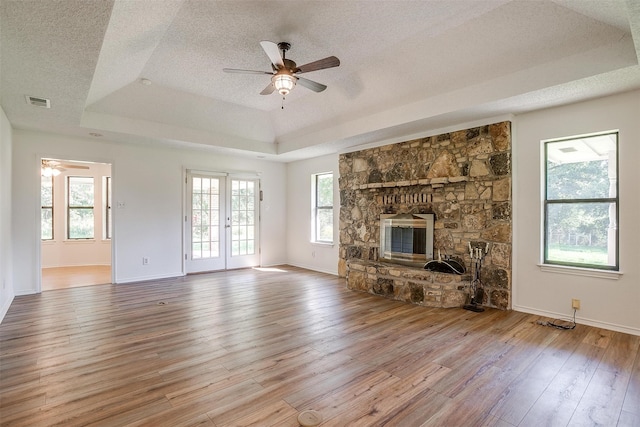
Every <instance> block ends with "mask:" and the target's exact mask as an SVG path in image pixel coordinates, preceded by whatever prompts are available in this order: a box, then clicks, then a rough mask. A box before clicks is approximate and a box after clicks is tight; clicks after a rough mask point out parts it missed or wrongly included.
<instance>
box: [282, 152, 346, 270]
mask: <svg viewBox="0 0 640 427" xmlns="http://www.w3.org/2000/svg"><path fill="white" fill-rule="evenodd" d="M322 172H333V179H334V181H333V206H334V209H333V245H325V244H317V243H313V242H311V217H312V213H311V208H312V194H311V175H312V174H317V173H322ZM338 206H340V197H339V192H338V155H337V154H332V155H328V156H322V157H316V158H313V159H309V160H300V161H297V162H291V163H288V164H287V239H286V242H287V259H288V264H291V265H294V266H297V267H302V268H308V269H310V270H315V271H321V272H324V273H329V274H338V217H339V216H338V215H339V209H338Z"/></svg>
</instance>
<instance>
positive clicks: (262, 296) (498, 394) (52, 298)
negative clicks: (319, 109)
mask: <svg viewBox="0 0 640 427" xmlns="http://www.w3.org/2000/svg"><path fill="white" fill-rule="evenodd" d="M538 320H540V318H539V317H538V316H533V315H528V314H524V313H517V312H503V311H497V310H487V311H485V312H483V313H473V312H469V311H465V310H461V309H432V308H425V307H419V306H413V305H408V304H404V303H400V302H397V301H391V300H387V299H383V298H378V297H374V296H371V295H367V294H362V293H354V292H351V291H349V290H347V289H345V284H344V279H340V278H337V277H335V276H330V275H326V274H322V273H315V272H311V271H307V270H302V269H299V268H294V267H288V266H282V267H280V268H279V269H267V270H266V271H260V270H256V269H245V270H236V271H228V272H219V273H211V274H202V275H194V276H188V277H185V278H178V279H171V280H163V281H152V282H144V283H134V284H126V285H98V286H90V287H79V288H69V289H61V290H56V291H51V292H44V293H42V294H40V295H31V296H21V297H17V298H16V299H15V301H14V303H13V304H12V306H11V308H10V309H9V312H8V313H7V315H6V317H5V319H4V321H3V322H2V324H0V425H2V426H30V427H33V426H172V427H174V426H216V427H222V426H261V427H264V426H279V427H282V426H284V427H286V426H298V425H299V424H298V422H297V416H298V414H299V413H300V412H301V411H303V410H306V409H315V410H317V411H319V412H320V413H321V414H322V416H323V418H324V421H323V423H322V424H321V425H322V426H500V427H506V426H616V425H617V426H620V427H622V426H640V351H639V347H640V337H637V336H631V335H626V334H622V333H617V332H612V331H608V330H603V329H598V328H592V327H587V326H583V325H578V326H577V327H576V328H575V329H574V330H569V331H561V330H557V329H553V328H550V327H545V326H541V325H538V324H537V323H536V322H537V321H538ZM545 320H548V319H545Z"/></svg>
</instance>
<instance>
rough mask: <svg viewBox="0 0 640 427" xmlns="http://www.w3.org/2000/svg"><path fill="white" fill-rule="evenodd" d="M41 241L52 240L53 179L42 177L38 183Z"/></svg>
mask: <svg viewBox="0 0 640 427" xmlns="http://www.w3.org/2000/svg"><path fill="white" fill-rule="evenodd" d="M40 203H41V205H42V209H41V214H40V218H41V226H40V229H41V239H42V240H53V177H52V176H43V177H42V178H41V181H40Z"/></svg>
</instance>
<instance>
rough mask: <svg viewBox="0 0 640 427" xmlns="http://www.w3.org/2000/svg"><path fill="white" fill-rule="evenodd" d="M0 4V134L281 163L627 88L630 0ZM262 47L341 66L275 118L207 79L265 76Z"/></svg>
mask: <svg viewBox="0 0 640 427" xmlns="http://www.w3.org/2000/svg"><path fill="white" fill-rule="evenodd" d="M0 7H1V9H0V12H1V18H0V32H1V34H0V59H1V67H0V73H1V74H0V85H1V86H0V94H1V102H2V107H3V109H4V110H5V112H6V114H7V116H8V118H9V120H10V121H11V123H12V124H13V126H14V127H16V128H24V129H36V130H42V131H48V132H55V133H61V134H65V135H74V136H87V135H89V134H90V133H100V134H102V135H103V138H105V139H108V140H111V141H116V142H126V143H144V144H165V145H166V144H169V145H174V146H181V147H189V148H198V149H209V150H221V151H228V152H233V153H237V154H246V155H251V156H256V155H257V156H261V157H262V156H265V157H266V158H270V159H274V160H281V161H289V160H294V159H299V158H304V157H310V156H315V155H319V154H325V153H329V152H336V151H340V150H346V149H349V148H351V147H354V146H358V145H361V144H368V143H374V142H377V141H383V140H390V139H393V138H401V137H406V136H408V135H413V134H418V133H420V132H428V131H429V130H435V129H439V128H444V127H447V126H454V125H456V124H459V123H464V122H468V121H477V120H483V119H487V118H491V117H496V116H499V115H504V114H512V113H515V114H517V113H520V112H525V111H530V110H534V109H539V108H545V107H549V106H555V105H560V104H564V103H569V102H575V101H579V100H583V99H588V98H593V97H598V96H603V95H607V94H611V93H616V92H621V91H625V90H630V89H635V88H639V87H640V68H639V67H638V52H640V7H639V6H638V5H637V3H636V2H634V1H631V0H630V1H628V2H627V1H625V0H609V1H599V2H585V1H581V0H555V1H547V0H540V1H535V0H526V1H508V0H468V1H465V0H458V1H446V2H445V1H440V0H434V1H427V0H425V1H412V2H396V1H298V2H290V1H202V0H198V1H190V0H184V1H175V0H167V1H164V0H137V1H130V0H116V1H100V2H97V1H90V2H88V1H85V0H61V1H56V2H51V1H47V2H44V1H40V2H25V1H21V0H16V1H7V0H2V1H1V2H0ZM261 40H271V41H273V42H279V41H288V42H290V43H291V45H292V47H291V49H290V50H289V52H287V57H288V58H290V59H293V60H295V61H296V62H297V63H298V64H304V63H307V62H311V61H314V60H317V59H320V58H324V57H327V56H330V55H335V56H337V57H338V58H340V61H341V65H340V67H337V68H332V69H327V70H320V71H315V72H311V73H308V74H305V77H308V78H310V79H312V80H315V81H318V82H320V83H323V84H326V85H327V86H328V89H327V90H326V91H324V92H322V93H314V92H312V91H309V90H307V89H305V88H304V87H301V86H298V87H296V88H295V89H294V90H293V91H292V92H291V93H290V94H289V95H288V96H287V97H286V100H285V101H284V109H282V106H283V101H282V99H281V97H280V96H279V95H277V94H275V93H274V94H272V95H269V96H261V95H259V92H260V91H261V90H262V89H263V88H264V87H265V86H266V85H267V84H268V83H269V76H268V75H241V74H226V73H223V72H222V68H224V67H230V68H243V69H251V70H264V71H270V63H269V60H268V58H267V56H266V55H265V53H264V52H263V51H262V49H261V47H260V45H259V42H260V41H261ZM634 41H635V44H634ZM636 45H637V46H639V48H638V49H636ZM142 79H148V80H149V81H150V82H151V84H150V85H143V84H141V81H142ZM26 95H30V96H36V97H40V98H47V99H50V100H51V108H50V109H43V108H40V107H34V106H32V105H29V104H27V103H26V101H25V96H26Z"/></svg>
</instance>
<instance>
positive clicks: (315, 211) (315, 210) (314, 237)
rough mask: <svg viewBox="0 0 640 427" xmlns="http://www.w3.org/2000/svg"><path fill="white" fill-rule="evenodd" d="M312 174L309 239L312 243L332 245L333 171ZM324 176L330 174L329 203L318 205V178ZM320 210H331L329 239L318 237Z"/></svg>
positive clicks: (333, 232) (333, 229)
mask: <svg viewBox="0 0 640 427" xmlns="http://www.w3.org/2000/svg"><path fill="white" fill-rule="evenodd" d="M311 176H312V180H311V182H312V224H311V241H312V242H313V243H318V244H323V245H333V243H334V240H335V224H334V221H333V215H334V184H335V178H334V173H333V171H330V172H320V173H314V174H312V175H311ZM326 176H331V205H319V204H318V201H319V194H318V190H319V188H320V186H319V185H318V181H319V179H321V178H322V177H326ZM321 211H330V212H331V218H332V220H331V223H332V229H331V240H323V239H321V238H320V236H318V234H319V233H318V226H319V223H318V221H319V218H320V215H319V213H320V212H321Z"/></svg>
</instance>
